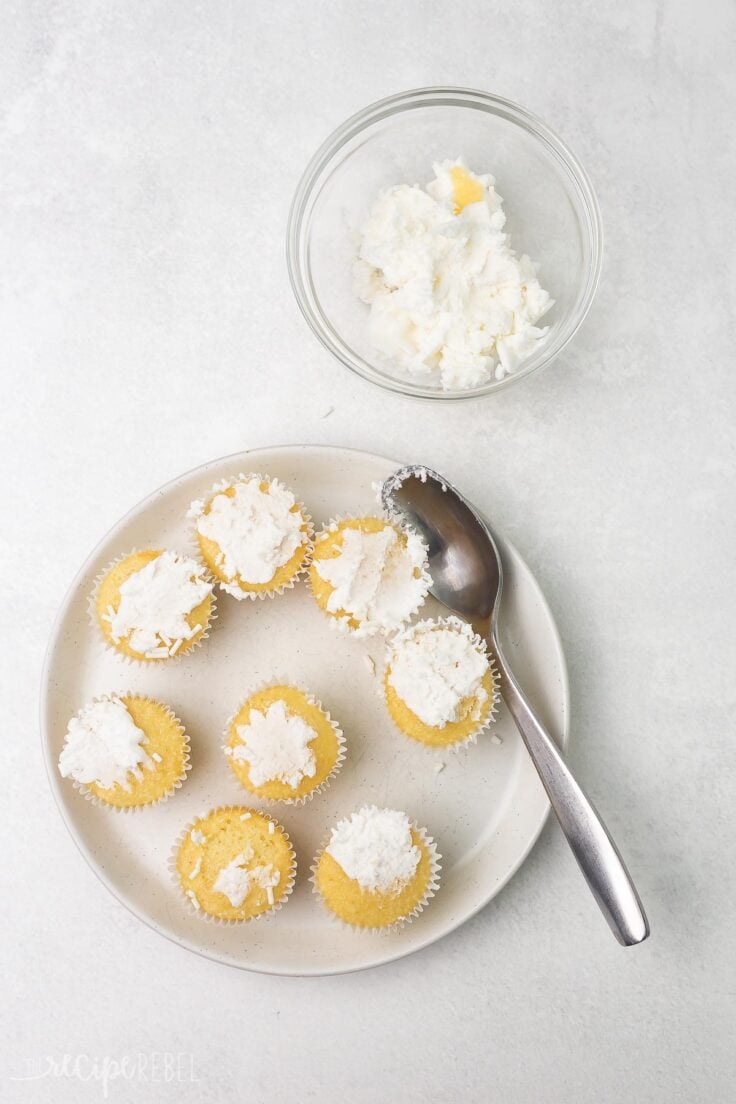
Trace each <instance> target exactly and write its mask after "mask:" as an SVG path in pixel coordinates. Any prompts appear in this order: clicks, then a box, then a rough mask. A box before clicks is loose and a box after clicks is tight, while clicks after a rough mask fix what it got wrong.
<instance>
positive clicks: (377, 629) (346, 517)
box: [307, 513, 432, 638]
mask: <svg viewBox="0 0 736 1104" xmlns="http://www.w3.org/2000/svg"><path fill="white" fill-rule="evenodd" d="M364 518H375V519H376V520H377V521H383V522H385V523H386V524H387V525H390V526H391V527H392V528H393V529H395V530H396V531H397V532H399V533H402V534H403V535H404V536H405V537H407V538H408V537H410V536H412V537H414V538H417V537H419V534H418V533H416V532H415V531H414V530H412V529H410V528H409V527H408V526H407V525H404V524H402V522H401V521H400V520H399V519H398V518H396V517H387V516H386V515H385V514H380V513H376V514H353V513H345V514H339V515H338V516H337V517H334V518H332V519H331V520H330V521H328V522H327V524H326V525H323V527H322V528H321V529H320V531H319V533H317V534H316V536H315V538H314V547H313V550H312V557H311V563H310V567H311V566H312V564H314V563H315V555H314V553H315V552H316V550H317V546H318V545H319V542H320V539H321V538H322V537H323V536H325V535H326V534H328V533H335V532H337V530H338V529H339V528H340V526H341V525H344V524H345V522H347V521H361V520H362V519H364ZM419 539H420V540H422V538H421V537H419ZM422 544H423V545H424V549H425V559H424V563H423V565H422V569H421V579H422V582H423V584H424V590H423V593H422V596H421V598H420V599H419V601H418V602H417V603H416V605H415V606H414V608H413V609H412V610H411V612H410V613H409V614H407V615H406V617H404V618H403V619H402V620H401V621H399V622H397V624H396V625H394V626H393V627H391V628H382V627H381V626H380V625H376V626H369V627H366V626H365V623H364V622H361V624H360V625H359V627H358V628H357V629H353V628H351V627H350V625H349V624H348V621H349V618H350V616H352V615H351V614H349V615H348V617H338V616H337V615H336V614H334V613H331V612H330V611H329V610H328V609H325V607H324V606H323V605H321V603H320V602H319V601H318V599H317V595H316V594H315V593H314V588H313V586H312V578H311V571H309V572H308V573H307V587H308V589H309V593H310V594H311V595H312V597H313V598H314V601H315V602H316V604H317V606H318V607H319V609H320V610H321V611H322V613H323V614H324V615H325V617H327V619H328V620H329V622H330V625H332V627H333V628H335V629H337V630H338V632H342V633H348V634H349V635H351V636H356V637H364V638H365V637H369V636H384V637H386V636H390V635H391V634H392V633H395V632H399V631H400V630H401V629H403V628H405V627H406V625H407V624H408V622H409V621H410V620H411V618H412V617H413V616H414V614H415V613H416V612H417V610H419V609H420V608H421V607H422V606H423V605H424V602H425V601H426V598H427V595H428V593H429V588H430V585H431V582H432V580H431V578H430V575H429V570H428V567H427V546H426V544H425V543H424V541H423V540H422ZM315 570H316V568H315Z"/></svg>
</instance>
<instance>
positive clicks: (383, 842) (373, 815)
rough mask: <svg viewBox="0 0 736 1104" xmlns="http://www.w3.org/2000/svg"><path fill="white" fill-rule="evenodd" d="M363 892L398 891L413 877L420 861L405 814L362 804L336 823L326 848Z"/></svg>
mask: <svg viewBox="0 0 736 1104" xmlns="http://www.w3.org/2000/svg"><path fill="white" fill-rule="evenodd" d="M325 850H326V851H327V853H328V854H329V855H331V856H332V858H333V859H334V860H335V862H336V863H338V864H339V865H340V866H341V867H342V869H343V870H344V871H345V873H346V874H347V876H348V878H353V879H355V881H356V882H358V884H359V885H360V887H361V888H362V889H367V890H371V891H373V892H379V893H390V892H398V891H399V890H400V889H402V888H403V887H404V886H405V885H407V884H408V883H409V882H410V881H411V879H412V878H413V877H414V874H415V872H416V869H417V866H418V864H419V860H420V858H421V855H420V851H419V848H418V847H416V846H415V845H414V843H413V842H412V835H411V824H410V822H409V818H408V817H407V815H406V813H402V812H399V811H398V810H396V809H379V808H378V807H377V806H375V805H365V806H363V808H362V809H359V810H358V811H357V812H355V813H353V814H352V816H349V817H346V818H345V819H344V820H341V821H339V822H338V824H337V825H336V826H335V828H333V830H332V835H331V837H330V842H329V843H328V844H327V847H326V848H325Z"/></svg>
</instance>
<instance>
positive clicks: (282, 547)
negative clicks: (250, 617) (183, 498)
mask: <svg viewBox="0 0 736 1104" xmlns="http://www.w3.org/2000/svg"><path fill="white" fill-rule="evenodd" d="M264 487H265V489H264ZM214 490H215V491H216V492H217V493H216V494H215V495H214V497H213V498H212V499H211V501H210V502H209V503H204V502H201V501H196V502H193V503H192V505H191V507H190V509H189V516H190V517H194V518H196V519H197V532H198V533H200V534H201V535H202V536H203V537H206V538H207V539H208V540H211V541H214V542H215V544H216V545H217V546H218V548H219V550H220V557H221V558H220V559H219V561H218V567H219V568H220V571H221V573H222V575H223V576H224V577H225V578H226V579H227V580H229V581H230V582H225V583H223V589H224V590H227V591H228V592H229V593H231V594H234V595H235V596H236V597H242V589H241V587H240V586H238V584H237V581H236V580H237V579H238V578H239V579H242V580H243V582H245V583H250V584H262V583H269V582H270V581H271V579H273V577H274V575H275V574H276V572H277V571H278V569H279V568H280V567H283V565H284V564H286V563H288V562H289V560H290V559H291V557H292V556H293V555H294V553H295V552H296V550H297V549H298V548H299V546H300V545H301V544H303V543H304V539H305V537H304V517H303V515H302V512H301V510H300V509H298V508H295V507H298V503H297V500H296V498H295V496H294V494H293V493H292V492H291V491H290V490H289V489H288V487H285V486H284V485H283V483H280V482H279V481H278V480H277V479H272V480H268V481H267V480H264V479H263V477H262V476H260V475H251V476H246V475H241V476H239V477H238V479H237V480H236V481H234V482H233V481H230V480H224V481H223V482H222V483H221V484H219V485H216V486H215V488H214ZM226 491H227V492H229V493H227V494H226V493H225V492H226Z"/></svg>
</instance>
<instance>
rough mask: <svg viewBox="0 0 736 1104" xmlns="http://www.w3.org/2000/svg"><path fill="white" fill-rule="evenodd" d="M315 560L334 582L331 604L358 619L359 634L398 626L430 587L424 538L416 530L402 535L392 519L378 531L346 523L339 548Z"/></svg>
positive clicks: (343, 614)
mask: <svg viewBox="0 0 736 1104" xmlns="http://www.w3.org/2000/svg"><path fill="white" fill-rule="evenodd" d="M314 566H315V570H316V571H317V574H318V575H319V576H320V578H321V579H324V581H325V582H326V583H329V584H330V586H331V587H332V588H333V589H332V592H331V594H330V597H329V599H328V601H327V609H328V610H329V611H330V613H333V614H335V615H336V616H338V617H340V618H342V619H344V620H347V619H349V618H352V619H354V620H355V621H357V622H359V628H358V629H357V630H356V635H357V636H367V635H370V634H372V633H375V632H392V631H393V630H395V629H398V628H400V626H401V625H402V624H404V623H405V622H406V621H407V620H408V619H409V617H411V615H412V614H413V613H414V611H415V610H416V609H417V608H418V607H419V606H420V605H421V603H422V601H423V600H424V598H425V596H426V594H427V591H428V589H429V574H428V572H427V549H426V546H425V544H424V542H423V540H422V539H421V537H420V536H418V534H416V533H413V532H407V533H406V534H403V535H400V534H399V532H398V531H397V529H396V528H395V527H394V525H392V524H391V523H390V522H386V523H385V526H384V528H383V529H381V530H379V531H378V532H377V533H364V532H362V531H361V530H360V529H353V528H344V529H343V530H342V533H341V542H340V545H339V552H338V554H337V555H336V556H330V557H328V558H325V559H319V558H315V560H314Z"/></svg>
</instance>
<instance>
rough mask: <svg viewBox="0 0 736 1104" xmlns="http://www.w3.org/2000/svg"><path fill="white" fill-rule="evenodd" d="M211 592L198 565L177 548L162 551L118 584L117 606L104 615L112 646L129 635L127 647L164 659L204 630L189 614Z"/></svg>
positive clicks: (209, 584)
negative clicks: (194, 622) (193, 622)
mask: <svg viewBox="0 0 736 1104" xmlns="http://www.w3.org/2000/svg"><path fill="white" fill-rule="evenodd" d="M211 592H212V584H211V583H209V582H207V579H206V577H205V569H204V568H203V567H202V566H201V565H200V564H198V563H196V561H195V560H192V559H189V558H188V557H186V556H180V555H179V553H178V552H162V553H161V554H160V555H158V556H157V557H156V558H155V560H150V561H149V562H148V563H147V564H146V565H145V567H142V568H141V569H140V571H135V572H134V573H133V574H132V575H129V576H128V578H127V579H126V580H125V582H123V583H121V585H120V603H119V605H118V608H117V610H114V609H112V607H111V608H110V609H109V610H108V611H107V613H106V614H103V617H104V618H105V620H107V621H108V623H109V625H110V632H111V634H112V638H113V640H114V641H115V643H116V644H118V643H119V642H120V641H121V640H123V639H126V638H127V644H128V646H129V647H130V648H132V649H133V651H134V652H138V653H139V654H140V655H142V656H145V657H146V659H159V658H164V657H165V656H167V655H175V654H176V652H177V651H178V649H179V647H180V646H181V644H182V643H183V642H184V641H185V640H190V639H191V638H192V637H193V636H195V635H196V633H198V632H200V631H201V630H202V629H203V628H204V626H203V625H194V626H191V625H190V624H189V622H188V621H187V615H188V614H190V613H191V612H192V610H193V609H195V608H196V607H197V606H198V605H199V604H200V603H201V602H203V601H204V599H205V598H206V597H207V595H208V594H210V593H211ZM129 634H130V635H129Z"/></svg>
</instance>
